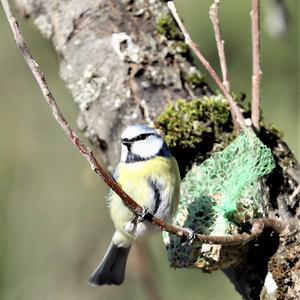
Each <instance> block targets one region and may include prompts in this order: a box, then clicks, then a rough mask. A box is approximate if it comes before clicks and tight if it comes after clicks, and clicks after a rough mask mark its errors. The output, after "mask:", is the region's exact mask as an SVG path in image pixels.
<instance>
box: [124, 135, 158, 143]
mask: <svg viewBox="0 0 300 300" xmlns="http://www.w3.org/2000/svg"><path fill="white" fill-rule="evenodd" d="M150 135H157V134H155V133H142V134H140V135H138V136H136V137H134V138H132V139H126V138H125V139H122V142H125V143H126V142H127V143H133V142H136V141H142V140H145V139H146V138H147V137H148V136H150Z"/></svg>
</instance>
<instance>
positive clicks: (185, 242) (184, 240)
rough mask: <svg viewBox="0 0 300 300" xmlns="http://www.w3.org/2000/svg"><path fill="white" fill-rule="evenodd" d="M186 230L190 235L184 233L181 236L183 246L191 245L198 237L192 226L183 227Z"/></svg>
mask: <svg viewBox="0 0 300 300" xmlns="http://www.w3.org/2000/svg"><path fill="white" fill-rule="evenodd" d="M181 229H182V230H184V231H187V232H188V236H186V235H183V236H182V237H181V245H182V246H189V245H191V244H192V243H193V241H194V240H195V239H196V233H195V231H194V230H192V229H191V228H185V227H183V228H181Z"/></svg>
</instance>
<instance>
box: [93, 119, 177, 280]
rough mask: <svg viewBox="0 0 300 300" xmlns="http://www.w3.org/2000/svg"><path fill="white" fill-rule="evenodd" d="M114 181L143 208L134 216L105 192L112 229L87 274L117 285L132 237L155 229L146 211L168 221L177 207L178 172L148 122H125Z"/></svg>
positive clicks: (121, 278)
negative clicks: (96, 262)
mask: <svg viewBox="0 0 300 300" xmlns="http://www.w3.org/2000/svg"><path fill="white" fill-rule="evenodd" d="M113 177H114V179H115V181H116V182H117V183H118V184H119V185H120V186H121V188H122V189H123V190H124V191H125V192H126V193H127V194H128V195H129V196H130V197H132V198H133V199H134V200H135V201H136V202H137V203H138V204H139V205H140V206H142V207H143V209H144V214H142V215H141V216H137V215H136V214H135V213H134V212H133V211H131V210H130V209H129V208H128V207H127V206H126V205H125V204H124V203H123V201H122V200H121V198H120V197H119V196H118V195H117V194H116V193H114V192H113V191H112V190H111V191H110V192H109V195H108V207H109V211H110V216H111V218H112V221H113V223H114V226H115V229H116V230H115V232H114V234H113V237H112V240H111V242H110V245H109V247H108V250H107V252H106V254H105V255H104V258H103V259H102V261H101V262H100V264H99V265H98V267H97V268H96V270H95V271H94V272H93V273H92V274H91V275H90V277H89V279H88V283H89V284H90V285H92V286H101V285H112V284H114V285H120V284H121V283H123V281H124V277H125V269H126V262H127V257H128V254H129V250H130V247H131V245H132V243H133V242H134V240H136V239H137V238H140V237H142V236H145V235H147V234H148V233H151V232H155V231H158V229H157V228H155V226H154V225H152V224H151V223H150V222H144V218H145V215H147V214H148V213H151V214H152V215H154V216H155V217H158V218H161V219H162V220H164V221H166V222H168V221H170V219H171V217H172V216H173V215H174V213H175V212H176V210H177V206H178V202H179V194H180V173H179V168H178V164H177V161H176V159H175V158H174V157H173V156H172V155H171V153H170V150H169V148H168V146H167V144H166V143H165V142H164V140H163V138H162V136H161V135H160V134H159V133H158V132H157V131H156V130H155V129H153V128H151V127H149V126H147V125H141V124H135V125H130V126H128V127H127V128H126V129H125V130H124V131H123V132H122V134H121V158H120V162H119V164H118V165H117V167H116V169H115V172H114V176H113Z"/></svg>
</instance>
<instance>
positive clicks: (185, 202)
mask: <svg viewBox="0 0 300 300" xmlns="http://www.w3.org/2000/svg"><path fill="white" fill-rule="evenodd" d="M273 168H274V160H273V156H272V153H271V150H270V149H268V148H267V147H266V146H265V145H264V144H263V143H262V142H261V141H260V140H259V139H258V138H257V137H256V135H255V134H254V133H253V131H252V130H250V129H248V130H246V131H244V132H242V133H241V134H240V135H239V137H238V138H236V139H235V140H234V141H233V142H232V143H231V144H230V145H229V146H227V147H226V148H225V149H224V150H223V151H221V152H217V153H215V154H213V155H212V157H211V158H209V159H207V160H206V161H204V162H203V163H202V164H200V165H197V166H194V167H193V168H192V169H191V170H190V171H189V172H188V173H187V174H186V176H185V178H184V179H183V181H182V183H181V198H180V202H179V207H178V210H177V213H176V215H175V217H174V221H173V224H174V225H175V226H178V227H187V228H191V229H192V230H194V231H195V232H197V233H201V234H208V235H232V234H236V233H238V230H239V229H240V225H241V224H242V223H244V222H246V221H250V220H252V219H254V218H258V217H261V216H262V215H263V199H262V192H261V188H260V183H259V180H258V179H259V178H260V177H261V176H263V175H266V174H268V173H270V172H271V170H272V169H273ZM164 242H165V244H166V246H167V251H168V258H169V261H170V264H171V266H172V267H176V268H183V267H185V268H201V269H203V270H206V271H212V270H214V269H218V268H226V267H229V266H232V264H234V263H237V261H238V259H237V256H238V255H237V252H238V251H239V249H238V247H237V246H234V247H232V246H231V247H230V246H226V247H224V246H220V245H207V244H201V243H193V244H191V245H189V246H182V241H181V239H180V238H179V237H177V236H173V235H169V234H168V233H164ZM233 252H234V254H233V255H231V253H233ZM239 255H243V253H242V252H240V253H239ZM232 257H234V258H232Z"/></svg>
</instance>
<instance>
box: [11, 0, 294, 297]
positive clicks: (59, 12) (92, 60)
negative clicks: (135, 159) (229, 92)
mask: <svg viewBox="0 0 300 300" xmlns="http://www.w3.org/2000/svg"><path fill="white" fill-rule="evenodd" d="M16 2H17V6H18V9H19V11H20V12H21V13H22V14H23V15H24V16H28V17H31V18H32V19H33V20H34V23H35V25H36V26H37V27H38V28H39V30H40V31H41V32H42V34H43V35H44V36H46V37H47V38H49V39H51V40H52V42H53V45H54V47H55V49H56V51H57V53H58V56H59V59H60V74H61V77H62V79H63V80H64V81H65V83H66V85H67V87H68V88H69V90H70V92H71V93H72V96H73V99H74V101H75V102H76V103H77V105H78V107H79V116H78V127H79V129H80V130H82V131H84V133H85V134H86V136H87V137H88V139H89V140H90V141H91V142H92V143H93V144H94V145H95V146H97V147H98V148H99V149H100V150H101V152H102V158H103V159H104V163H105V164H106V165H107V166H108V167H109V168H110V170H111V169H112V166H114V165H115V164H116V163H117V161H118V159H119V150H120V149H119V136H120V132H121V131H122V130H123V129H124V128H125V127H126V126H127V125H128V124H133V123H140V122H143V123H145V122H146V123H152V122H153V121H154V119H155V117H156V116H157V115H158V114H159V113H160V112H161V111H162V110H163V108H164V106H165V105H166V104H167V103H169V102H171V101H174V100H176V99H178V98H185V99H190V98H193V97H200V96H203V95H207V94H208V95H209V94H210V93H211V91H210V89H209V87H208V86H207V85H206V84H205V83H202V84H201V85H197V86H193V85H192V84H191V83H190V82H189V81H188V80H186V77H187V74H189V72H190V71H191V70H192V69H193V62H192V59H191V55H190V54H189V52H188V51H187V52H184V53H181V54H178V52H176V50H174V48H175V47H176V44H175V43H174V39H173V40H170V39H168V38H166V37H164V36H162V35H161V34H159V33H158V32H157V30H156V24H157V19H158V18H159V16H160V15H161V14H162V13H167V12H168V10H167V7H166V5H165V3H163V2H161V1H159V0H135V1H132V0H122V1H121V0H98V1H94V0H85V1H78V0H66V1H60V0H52V1H46V0H16ZM175 35H176V40H177V41H181V42H182V36H181V35H180V33H179V31H178V32H177V33H175ZM174 46H175V47H174ZM260 137H261V139H262V141H263V142H264V143H265V144H266V145H267V146H269V147H271V149H272V150H273V153H274V154H275V160H276V163H277V166H276V169H275V171H274V172H273V173H272V174H271V175H270V176H269V177H268V178H267V179H266V180H265V182H264V185H265V186H266V188H265V191H264V194H265V199H266V213H267V215H268V216H270V217H277V218H279V219H280V220H282V221H284V222H286V223H287V224H288V226H287V229H286V231H285V232H284V233H283V235H281V236H280V237H279V236H278V235H276V234H275V233H274V232H272V231H266V232H264V234H263V235H262V236H261V237H260V238H259V239H258V240H256V241H255V242H253V243H252V244H251V245H250V249H249V251H248V255H247V259H246V261H245V262H244V263H243V264H241V265H239V266H238V267H234V268H231V269H227V270H224V272H225V274H226V275H227V276H228V277H229V278H230V279H231V281H232V282H233V284H234V285H235V287H236V289H237V290H238V292H239V293H240V294H241V295H242V296H243V297H244V298H245V299H300V260H299V257H300V243H299V225H300V224H299V217H300V210H299V203H298V202H299V200H300V197H299V194H298V195H295V196H294V197H291V195H292V194H293V192H294V190H295V189H296V188H297V186H298V185H299V184H300V167H299V164H298V162H297V161H296V160H295V158H294V156H293V154H292V152H291V151H290V150H289V148H288V147H287V145H286V144H285V143H284V142H283V141H282V140H281V139H280V138H278V136H277V135H275V134H271V133H269V132H267V131H262V132H261V136H260ZM186 155H187V156H188V155H189V154H188V153H186ZM274 253H275V254H274ZM267 274H269V275H268V278H271V280H273V281H274V282H275V284H276V286H277V291H276V297H275V298H270V297H271V296H270V293H271V292H270V290H268V282H265V278H266V275H267Z"/></svg>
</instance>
